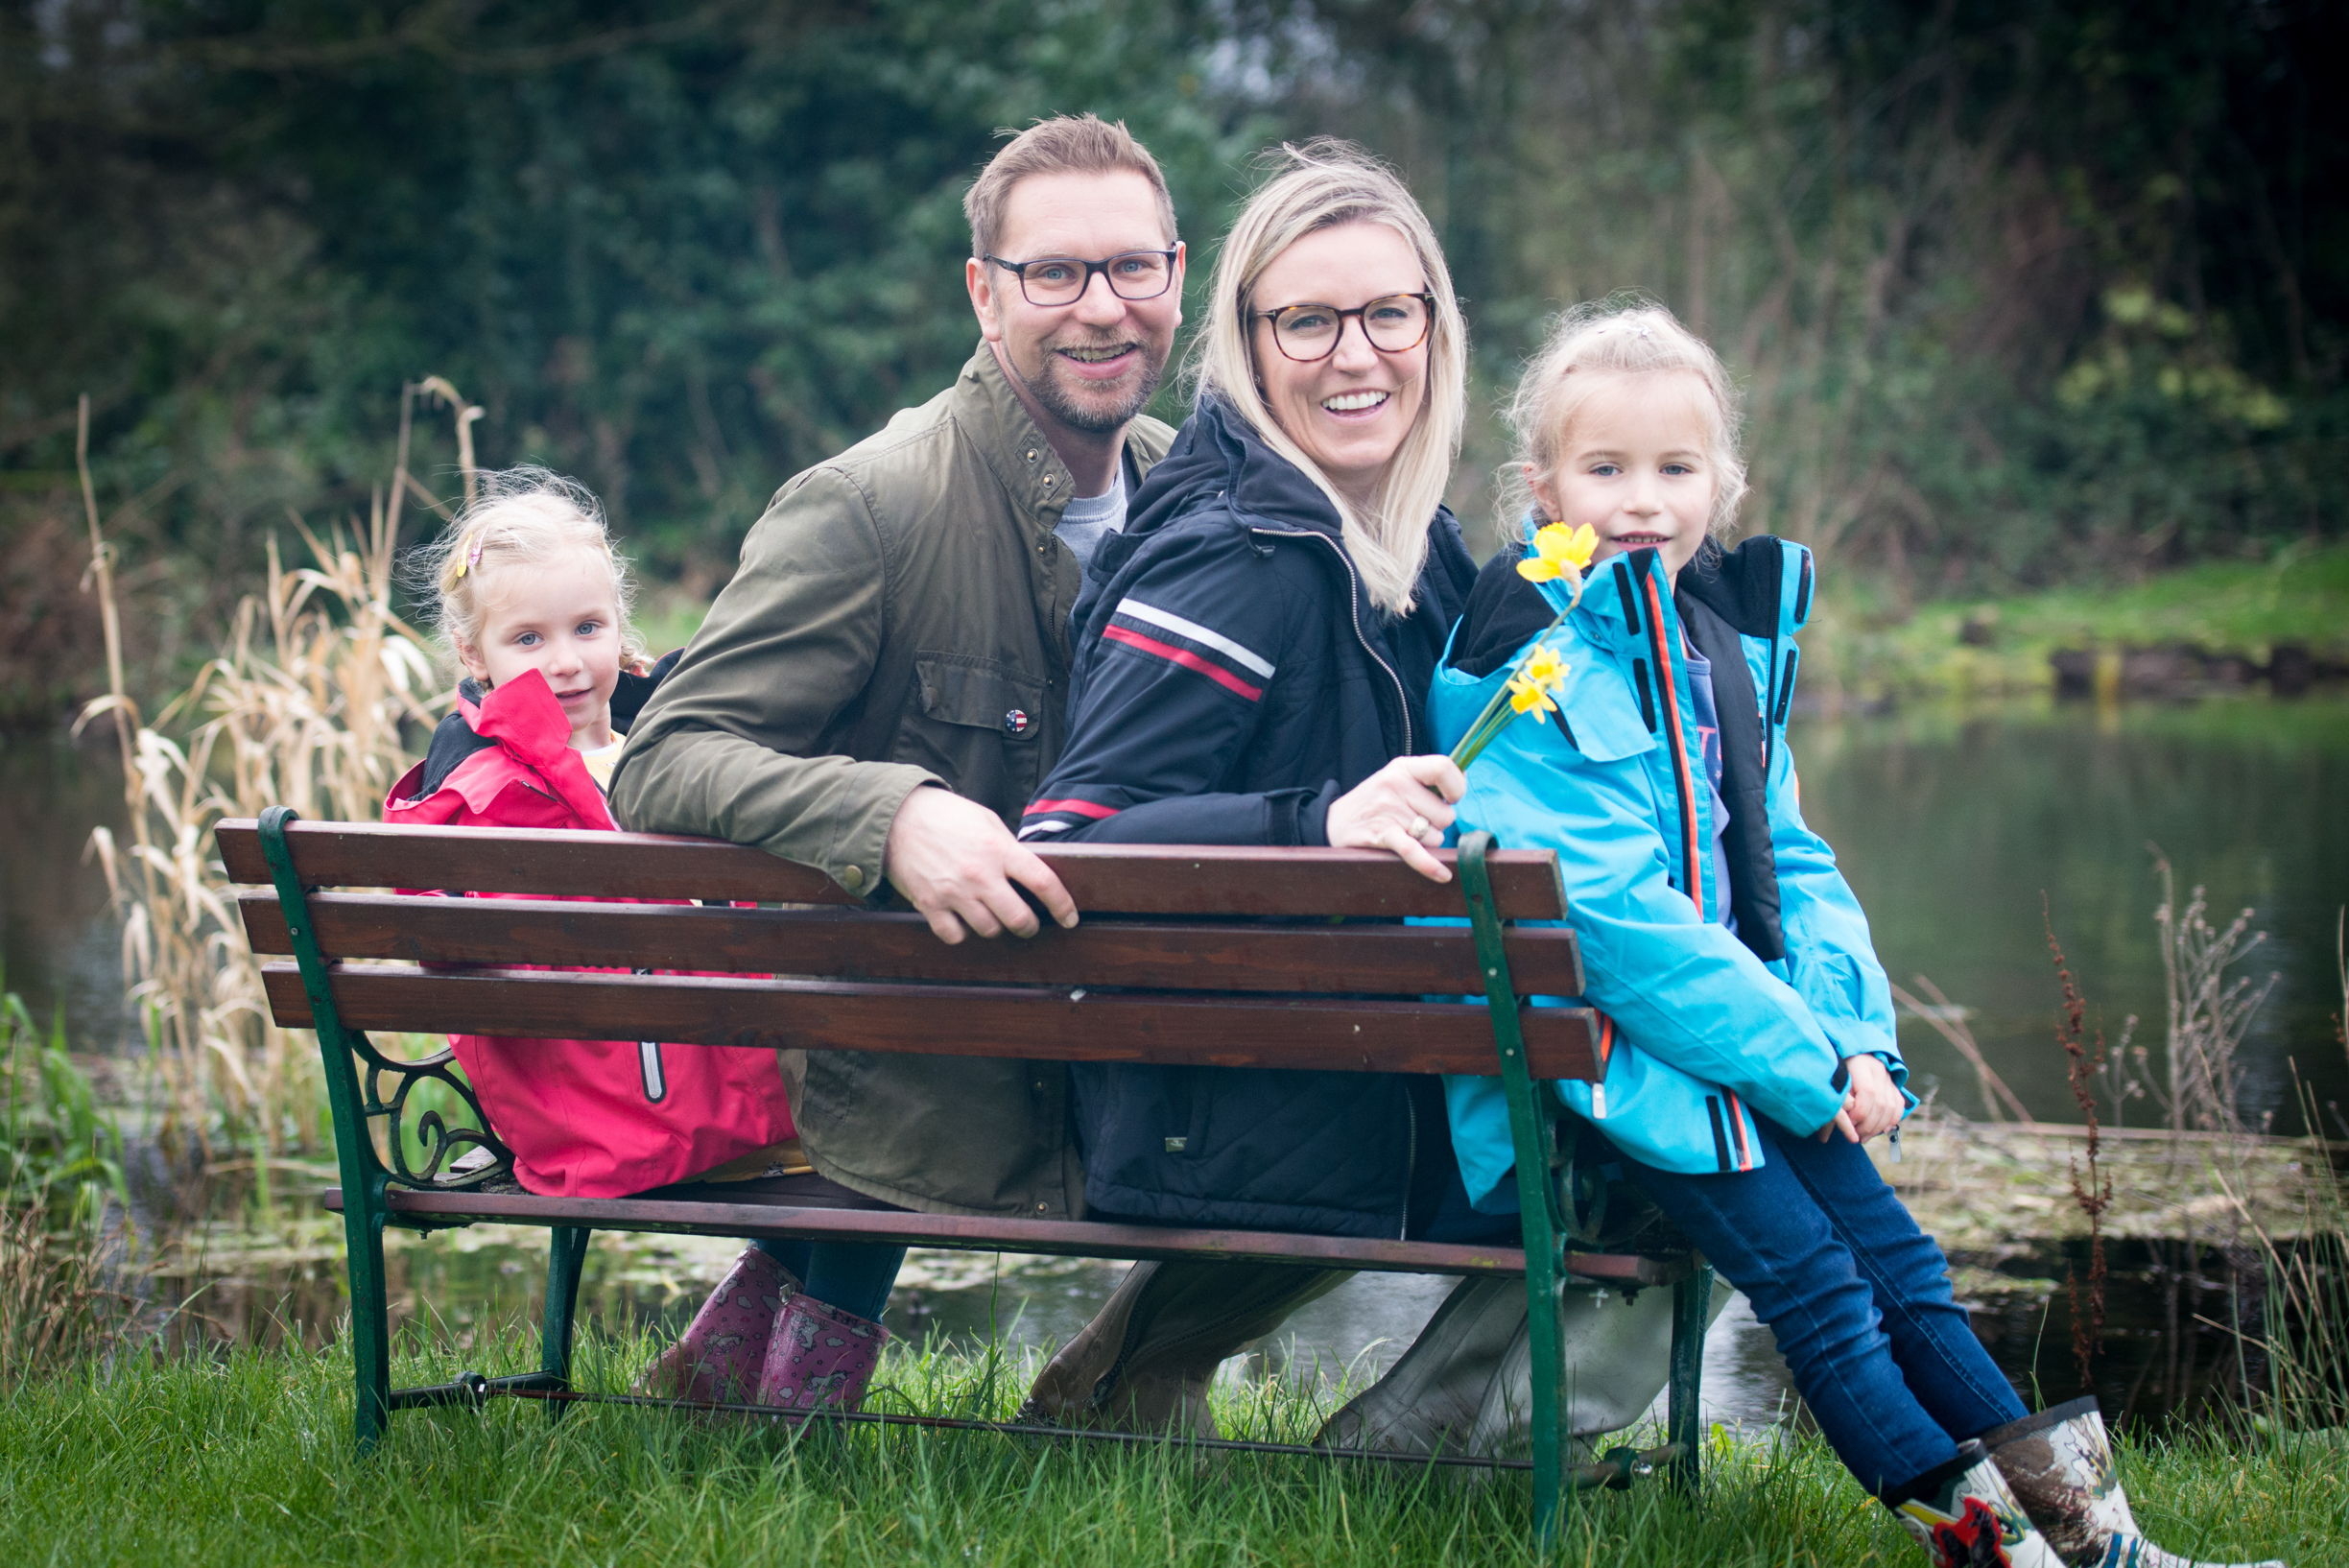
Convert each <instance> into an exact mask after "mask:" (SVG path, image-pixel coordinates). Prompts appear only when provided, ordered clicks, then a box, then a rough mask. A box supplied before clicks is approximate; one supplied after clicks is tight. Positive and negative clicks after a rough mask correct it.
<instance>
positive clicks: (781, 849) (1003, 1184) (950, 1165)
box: [611, 343, 1174, 1219]
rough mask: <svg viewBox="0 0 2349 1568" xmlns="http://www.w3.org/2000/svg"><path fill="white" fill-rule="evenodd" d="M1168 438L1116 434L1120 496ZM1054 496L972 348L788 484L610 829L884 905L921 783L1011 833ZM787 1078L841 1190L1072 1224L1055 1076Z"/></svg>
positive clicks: (978, 1071)
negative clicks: (825, 877)
mask: <svg viewBox="0 0 2349 1568" xmlns="http://www.w3.org/2000/svg"><path fill="white" fill-rule="evenodd" d="M1173 440H1174V432H1173V431H1171V430H1169V429H1168V428H1167V427H1166V426H1165V425H1164V424H1161V423H1160V422H1158V421H1157V420H1155V419H1148V418H1144V419H1136V420H1135V421H1134V422H1133V423H1132V424H1131V425H1130V426H1128V427H1127V432H1126V454H1127V464H1128V466H1127V493H1128V494H1130V493H1132V491H1133V490H1134V489H1135V488H1136V487H1138V486H1139V482H1140V479H1141V476H1142V474H1143V473H1144V472H1146V471H1147V470H1148V469H1149V467H1150V465H1151V463H1155V462H1157V460H1158V459H1159V458H1161V457H1163V456H1164V455H1165V453H1166V449H1167V447H1168V445H1169V444H1170V443H1171V442H1172V441H1173ZM1068 495H1069V472H1068V469H1067V467H1066V466H1065V465H1064V464H1062V463H1061V462H1060V460H1059V459H1058V458H1057V457H1056V455H1055V454H1054V452H1053V449H1052V447H1051V446H1050V445H1049V444H1048V443H1047V442H1046V441H1045V440H1044V438H1043V435H1042V434H1041V433H1040V432H1039V431H1038V430H1037V429H1036V426H1035V422H1034V421H1033V420H1032V419H1031V418H1030V417H1029V416H1028V412H1027V410H1026V409H1025V408H1023V407H1022V406H1021V404H1020V401H1019V399H1018V398H1017V397H1016V396H1014V395H1013V394H1012V392H1011V387H1010V384H1009V383H1008V381H1006V380H1005V379H1004V374H1003V370H1002V368H1001V367H1000V366H998V365H997V364H996V362H995V356H994V353H993V351H992V350H990V349H989V348H988V347H987V345H986V344H985V343H982V344H980V345H979V351H978V352H977V353H976V354H974V355H972V356H971V360H970V363H969V364H967V365H965V366H964V367H963V368H962V373H961V376H960V377H959V378H958V379H957V380H956V382H955V384H954V385H953V386H952V387H950V388H948V389H947V390H946V391H945V392H940V393H939V394H938V395H937V396H936V397H934V398H932V399H931V400H930V401H929V402H927V403H925V404H923V405H922V406H921V407H919V408H915V409H906V410H903V411H901V412H899V413H898V415H897V416H895V417H894V418H892V419H890V422H889V424H888V426H887V427H886V428H884V429H883V430H882V431H880V433H878V434H877V435H874V436H872V437H871V438H869V439H867V440H863V441H860V442H858V443H857V444H856V445H854V446H852V447H850V448H849V449H848V450H847V451H845V452H843V453H842V454H841V455H840V456H839V457H837V458H834V459H832V460H831V461H830V462H828V463H818V464H817V465H816V466H815V467H813V468H810V469H808V470H807V471H806V472H805V473H802V474H800V475H799V476H798V477H797V478H795V479H794V480H792V481H791V483H789V484H788V485H785V486H784V487H783V488H782V489H780V490H779V491H777V492H776V493H775V497H774V499H773V500H772V501H771V502H770V503H769V504H768V507H767V512H766V515H764V516H763V517H761V518H760V519H759V520H758V522H757V523H756V525H754V526H753V527H752V528H751V530H750V534H749V536H748V537H747V539H745V540H744V541H743V550H742V561H741V565H740V566H739V568H738V569H737V570H736V572H735V574H734V580H733V581H732V582H729V583H727V584H726V586H725V589H724V591H723V592H722V593H720V594H719V596H718V601H717V603H716V604H715V605H713V606H710V613H709V618H708V619H707V620H706V621H704V622H703V623H702V625H701V630H700V631H699V632H698V633H696V634H695V636H694V639H693V642H692V643H691V644H690V645H689V646H688V647H687V648H686V650H685V656H684V657H683V658H682V659H681V660H679V661H678V663H677V666H676V670H675V672H674V673H672V674H671V675H670V677H669V678H668V679H666V680H665V681H663V682H662V683H661V686H660V689H659V690H658V691H657V692H656V693H654V694H653V699H652V701H650V702H649V703H648V704H647V705H646V707H645V710H644V712H643V713H642V714H641V715H640V716H639V717H638V718H637V720H636V723H635V724H634V725H632V726H631V727H630V730H629V737H628V745H627V748H626V749H624V750H623V751H622V753H621V756H620V761H619V765H618V766H617V768H615V769H614V771H613V774H612V785H611V797H612V805H613V809H614V811H615V813H616V814H617V815H618V817H619V819H620V820H621V821H622V823H624V824H625V825H626V826H628V827H630V828H633V829H636V830H639V831H643V832H662V833H695V834H701V835H705V836H708V837H712V838H720V839H730V840H732V841H734V842H735V843H748V844H756V845H758V846H759V847H760V848H762V849H765V850H767V851H768V852H770V853H771V854H775V855H780V856H782V857H783V858H784V859H786V860H795V861H800V862H803V863H805V864H807V865H810V866H815V867H820V868H821V869H822V870H823V871H825V872H826V873H828V874H829V875H830V876H831V877H832V878H833V879H834V880H835V881H837V882H839V883H840V884H841V885H842V887H845V888H848V889H850V890H852V891H861V892H865V893H866V894H867V895H868V896H872V897H876V898H878V897H880V896H883V895H884V894H886V892H887V889H886V888H885V887H884V886H883V884H882V882H881V854H882V846H883V844H884V843H885V842H886V841H887V839H888V836H889V827H890V820H891V819H893V818H894V817H895V816H896V814H897V808H898V807H899V806H900V805H901V804H903V803H904V800H905V797H906V796H907V795H909V794H910V793H912V792H913V791H914V789H916V788H919V787H920V786H921V785H923V784H925V783H941V784H944V785H945V786H946V787H947V788H949V789H952V790H954V791H956V792H957V793H958V794H961V795H963V796H968V797H969V798H971V799H973V800H977V801H979V802H981V803H982V804H984V805H986V806H988V807H990V808H992V809H993V810H994V811H995V812H997V813H998V814H999V815H1001V816H1002V818H1003V819H1004V821H1005V823H1006V824H1007V825H1008V826H1012V827H1016V826H1017V825H1018V822H1019V818H1020V813H1021V810H1022V809H1023V808H1024V807H1025V806H1026V805H1027V804H1028V801H1029V799H1030V797H1031V796H1033V794H1034V793H1035V788H1036V785H1037V784H1038V783H1039V782H1040V781H1041V780H1042V779H1043V777H1044V775H1045V773H1046V772H1047V771H1048V770H1050V768H1051V767H1052V765H1053V763H1054V761H1055V760H1056V758H1057V757H1058V756H1059V754H1060V748H1061V743H1062V741H1063V740H1064V739H1065V736H1066V728H1065V709H1066V703H1067V696H1068V671H1069V634H1068V618H1069V610H1070V608H1071V607H1072V606H1074V605H1075V604H1076V601H1077V590H1078V586H1079V584H1080V581H1081V574H1080V571H1079V568H1078V565H1077V558H1076V557H1075V555H1074V554H1072V553H1071V552H1070V550H1069V549H1068V547H1067V546H1066V545H1064V544H1062V543H1061V542H1060V541H1059V540H1058V539H1056V538H1055V537H1054V536H1053V530H1054V528H1055V527H1056V525H1057V524H1058V522H1059V521H1060V513H1061V510H1062V509H1063V508H1064V507H1065V506H1066V505H1067V502H1068ZM1004 939H1006V940H1011V939H1014V938H1004ZM940 1024H941V1027H951V1018H950V1017H942V1018H941V1020H940ZM783 1071H784V1077H785V1079H786V1080H787V1081H789V1083H790V1085H791V1089H792V1111H793V1115H794V1118H795V1120H796V1121H797V1123H798V1126H799V1136H800V1140H801V1142H802V1144H803V1145H804V1146H805V1148H806V1150H807V1153H808V1158H809V1160H810V1162H811V1163H813V1164H814V1165H815V1167H816V1169H817V1170H818V1171H819V1172H820V1173H821V1174H822V1175H824V1176H828V1177H830V1178H831V1179H832V1180H834V1181H838V1182H840V1183H842V1185H844V1186H848V1187H852V1188H855V1189H856V1190H857V1191H859V1192H863V1193H866V1194H868V1195H870V1196H871V1197H874V1198H879V1199H882V1200H886V1201H889V1202H892V1203H900V1204H904V1205H906V1206H908V1207H911V1208H919V1209H927V1210H932V1211H937V1212H945V1213H963V1214H992V1215H1022V1214H1024V1215H1028V1216H1031V1217H1034V1218H1049V1219H1062V1218H1075V1217H1078V1215H1079V1212H1080V1211H1081V1208H1082V1205H1083V1198H1082V1193H1083V1180H1082V1176H1081V1172H1080V1169H1079V1167H1078V1161H1077V1157H1076V1154H1075V1152H1074V1147H1073V1145H1072V1144H1071V1143H1070V1141H1069V1138H1068V1134H1067V1127H1068V1108H1067V1102H1068V1089H1067V1079H1066V1074H1065V1071H1064V1070H1063V1069H1062V1068H1061V1067H1060V1066H1059V1064H1057V1063H1040V1062H1018V1061H994V1060H985V1059H981V1058H976V1057H945V1056H941V1057H931V1056H897V1055H890V1054H886V1053H877V1052H874V1053H867V1052H845V1051H818V1052H808V1053H801V1052H786V1053H784V1057H783Z"/></svg>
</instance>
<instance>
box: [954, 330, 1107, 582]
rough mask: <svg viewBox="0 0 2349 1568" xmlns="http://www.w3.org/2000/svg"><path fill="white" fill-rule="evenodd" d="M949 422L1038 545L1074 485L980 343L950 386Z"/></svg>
mask: <svg viewBox="0 0 2349 1568" xmlns="http://www.w3.org/2000/svg"><path fill="white" fill-rule="evenodd" d="M954 416H955V423H957V424H958V425H960V426H961V428H962V432H963V434H964V435H966V436H968V437H969V438H970V440H971V443H972V444H973V445H974V446H976V447H977V448H978V450H979V455H980V456H981V457H982V458H983V459H984V460H985V463H986V465H987V467H988V468H990V469H992V470H993V471H994V474H995V478H996V479H997V480H998V481H999V482H1000V483H1001V484H1002V485H1003V487H1004V490H1005V493H1007V494H1008V495H1009V496H1010V497H1011V501H1012V504H1013V505H1014V506H1016V507H1018V509H1019V511H1020V515H1021V516H1022V517H1024V518H1027V519H1028V520H1029V521H1030V524H1031V526H1032V528H1033V530H1034V533H1035V536H1036V537H1037V538H1039V539H1040V538H1042V537H1043V536H1044V535H1047V534H1050V533H1051V532H1052V531H1053V530H1054V529H1055V528H1057V527H1058V526H1059V524H1060V513H1061V512H1062V511H1066V510H1067V508H1068V501H1069V496H1070V494H1071V492H1072V487H1073V486H1074V484H1075V481H1073V480H1072V479H1071V478H1070V477H1069V471H1068V464H1067V463H1062V462H1061V461H1060V455H1059V454H1058V453H1057V452H1055V451H1054V450H1053V446H1052V442H1050V441H1048V440H1045V439H1044V432H1043V431H1042V430H1040V429H1039V428H1037V426H1036V422H1035V420H1034V418H1033V417H1032V416H1030V414H1029V413H1028V406H1027V405H1026V404H1025V403H1022V402H1021V401H1020V400H1019V393H1017V392H1013V391H1012V390H1011V382H1010V378H1009V377H1008V376H1006V375H1005V374H1004V370H1003V367H1002V366H1001V365H1000V364H998V363H997V362H996V359H995V350H994V348H993V347H992V346H990V345H989V344H988V343H987V341H986V340H985V338H982V339H980V340H979V351H978V352H977V353H975V354H973V355H971V357H970V360H969V363H967V364H965V365H964V366H963V367H962V374H961V377H960V378H958V379H957V380H956V382H955V401H954ZM1128 434H1129V437H1130V432H1129V433H1128ZM1126 459H1127V453H1125V452H1124V451H1122V450H1121V452H1120V454H1119V458H1118V461H1119V462H1120V463H1124V462H1125V461H1126Z"/></svg>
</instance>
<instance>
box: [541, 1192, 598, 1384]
mask: <svg viewBox="0 0 2349 1568" xmlns="http://www.w3.org/2000/svg"><path fill="white" fill-rule="evenodd" d="M594 1234H595V1232H594V1231H592V1230H590V1229H588V1228H586V1227H585V1226H583V1225H558V1226H557V1227H556V1228H555V1235H554V1246H553V1247H552V1248H551V1250H550V1252H549V1255H548V1257H547V1288H546V1328H545V1331H544V1333H543V1334H542V1335H541V1337H540V1340H539V1354H538V1365H539V1369H540V1370H542V1371H544V1372H547V1373H549V1374H551V1375H552V1376H553V1377H554V1379H555V1383H554V1387H556V1388H558V1389H568V1388H570V1387H571V1340H572V1334H573V1330H574V1329H575V1328H576V1327H577V1326H578V1314H579V1289H580V1274H581V1271H582V1269H583V1267H584V1265H585V1264H586V1261H587V1240H588V1238H589V1237H591V1236H593V1235H594ZM569 1408H570V1407H569V1406H567V1405H565V1404H564V1403H563V1402H562V1401H561V1400H559V1399H550V1400H548V1401H547V1408H546V1413H547V1419H548V1420H549V1421H559V1420H561V1419H562V1414H563V1412H564V1411H565V1410H567V1409H569Z"/></svg>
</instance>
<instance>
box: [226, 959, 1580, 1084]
mask: <svg viewBox="0 0 2349 1568" xmlns="http://www.w3.org/2000/svg"><path fill="white" fill-rule="evenodd" d="M330 972H331V975H332V985H333V987H334V999H335V1006H336V1008H337V1010H339V1011H340V1013H341V1015H342V1019H343V1023H344V1027H346V1028H350V1029H359V1030H379V1031H411V1032H421V1033H469V1034H508V1035H525V1036H554V1037H557V1038H584V1039H622V1040H629V1039H648V1040H674V1041H677V1042H680V1043H683V1044H691V1045H740V1046H767V1047H773V1048H777V1049H783V1050H815V1051H883V1052H893V1053H910V1054H914V1055H926V1056H971V1057H1010V1058H1026V1059H1032V1060H1041V1061H1122V1062H1160V1063H1193V1064H1198V1065H1206V1066H1219V1067H1285V1068H1298V1069H1317V1070H1321V1071H1336V1072H1364V1071H1375V1072H1404V1073H1493V1072H1498V1071H1499V1070H1500V1063H1499V1061H1498V1059H1497V1058H1496V1057H1495V1056H1494V1054H1493V1038H1492V1020H1491V1014H1490V1013H1489V1012H1488V1011H1487V1010H1485V1007H1484V1005H1483V1003H1444V1002H1375V1001H1369V1002H1365V1001H1351V1000H1341V999H1333V998H1326V997H1317V998H1313V999H1311V1000H1301V1001H1288V1000H1284V999H1281V998H1278V997H1270V996H1267V997H1246V996H1219V995H1212V994H1189V995H1185V994H1167V993H1163V992H1161V993H1150V992H1142V993H1115V992H1111V993H1090V992H1085V991H1083V990H1081V989H1080V990H1078V991H1076V992H1074V993H1072V992H1069V991H1061V990H1057V989H1052V990H1043V989H1037V988H1033V987H1026V986H1016V987H1015V986H987V987H982V986H903V985H868V984H853V983H841V982H827V981H803V980H759V979H752V978H748V977H744V976H705V975H624V974H590V973H580V972H566V971H559V970H556V971H549V970H496V969H486V970H463V971H455V972H450V971H436V970H419V969H411V968H405V967H394V966H391V965H383V966H376V965H368V964H336V965H334V966H333V967H332V969H331V971H330ZM262 975H263V979H264V982H265V984H266V986H267V987H268V990H269V997H270V1008H271V1011H272V1013H273V1016H274V1017H275V1019H276V1020H277V1022H278V1024H279V1025H281V1026H283V1027H285V1028H289V1029H300V1028H305V1027H307V1026H308V1025H309V1023H310V1005H309V1001H308V998H307V997H306V996H305V994H304V992H303V990H302V983H301V974H300V971H299V969H298V968H297V966H296V965H295V964H293V963H291V962H284V961H275V962H269V963H266V964H264V965H263V968H262ZM1524 1016H1525V1026H1524V1027H1525V1040H1526V1052H1527V1059H1528V1065H1529V1066H1530V1068H1531V1070H1532V1072H1533V1075H1534V1076H1535V1077H1536V1078H1545V1079H1555V1078H1580V1079H1590V1078H1593V1077H1595V1076H1596V1075H1595V1067H1594V1061H1595V1054H1594V1049H1593V1047H1594V1044H1595V1041H1596V1038H1597V1030H1596V1028H1595V1015H1594V1014H1593V1013H1591V1012H1590V1011H1589V1010H1587V1009H1581V1008H1530V1009H1528V1010H1526V1011H1525V1015H1524Z"/></svg>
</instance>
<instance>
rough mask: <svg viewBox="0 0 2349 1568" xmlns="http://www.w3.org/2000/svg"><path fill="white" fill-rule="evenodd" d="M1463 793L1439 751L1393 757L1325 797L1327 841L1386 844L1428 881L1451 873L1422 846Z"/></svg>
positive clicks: (1438, 833)
mask: <svg viewBox="0 0 2349 1568" xmlns="http://www.w3.org/2000/svg"><path fill="white" fill-rule="evenodd" d="M1467 793H1468V780H1467V779H1465V778H1463V777H1461V776H1460V771H1459V768H1458V767H1457V766H1455V765H1454V763H1453V761H1452V759H1451V758H1450V757H1447V756H1443V755H1441V754H1440V753H1432V754H1430V755H1427V756H1419V757H1397V758H1395V759H1394V761H1392V762H1390V763H1388V765H1387V766H1386V767H1384V768H1381V769H1380V770H1379V771H1378V772H1375V773H1372V774H1371V775H1370V776H1369V777H1368V778H1365V779H1364V780H1363V781H1362V782H1361V783H1360V784H1357V785H1355V786H1354V787H1353V788H1352V789H1350V790H1348V791H1346V793H1345V794H1343V795H1341V796H1339V797H1338V798H1337V799H1336V800H1334V801H1332V802H1331V803H1330V809H1329V842H1330V843H1331V845H1332V846H1333V847H1335V848H1339V849H1389V850H1392V851H1393V852H1394V853H1396V854H1398V855H1400V856H1402V857H1403V859H1404V861H1405V863H1406V864H1408V865H1409V866H1410V867H1411V868H1412V870H1414V871H1417V872H1418V873H1419V874H1420V875H1421V876H1423V877H1426V878H1427V879H1428V880H1429V881H1430V882H1449V881H1451V880H1452V873H1451V871H1450V870H1448V869H1447V868H1446V867H1445V866H1444V863H1443V862H1442V861H1439V860H1437V859H1436V857H1435V856H1434V855H1431V854H1429V853H1428V852H1427V846H1428V845H1430V844H1438V843H1443V837H1444V829H1445V828H1447V827H1450V826H1451V825H1452V818H1453V815H1454V813H1453V810H1452V802H1453V801H1455V800H1458V799H1459V797H1460V796H1463V795H1465V794H1467Z"/></svg>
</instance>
